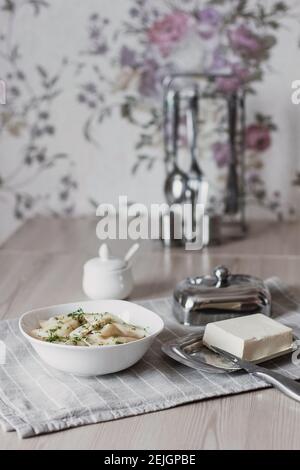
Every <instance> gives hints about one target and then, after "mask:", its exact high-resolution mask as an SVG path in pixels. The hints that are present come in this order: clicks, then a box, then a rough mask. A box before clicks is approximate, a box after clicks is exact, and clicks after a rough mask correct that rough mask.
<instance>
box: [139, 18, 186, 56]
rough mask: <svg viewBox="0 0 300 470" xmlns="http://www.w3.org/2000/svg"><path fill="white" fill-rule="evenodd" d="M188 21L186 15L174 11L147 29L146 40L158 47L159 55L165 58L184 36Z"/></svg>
mask: <svg viewBox="0 0 300 470" xmlns="http://www.w3.org/2000/svg"><path fill="white" fill-rule="evenodd" d="M190 21H191V18H190V17H189V16H188V15H187V14H186V13H182V12H180V11H174V12H173V13H170V14H168V15H165V16H164V17H163V18H162V19H161V20H157V21H155V22H154V23H153V24H152V26H151V28H150V29H148V33H147V34H148V39H149V41H150V43H152V44H154V45H156V46H157V47H158V49H159V51H160V53H161V55H162V56H164V57H165V56H167V55H169V54H170V52H171V50H172V49H173V47H174V46H175V45H176V44H177V43H178V42H179V41H180V40H181V39H182V38H183V37H184V36H185V34H186V33H187V31H188V27H189V24H190Z"/></svg>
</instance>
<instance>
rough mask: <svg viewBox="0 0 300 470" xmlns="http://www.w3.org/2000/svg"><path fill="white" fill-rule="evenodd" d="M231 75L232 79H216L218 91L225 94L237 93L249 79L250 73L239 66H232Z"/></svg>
mask: <svg viewBox="0 0 300 470" xmlns="http://www.w3.org/2000/svg"><path fill="white" fill-rule="evenodd" d="M231 74H232V76H230V77H219V78H217V79H216V87H217V90H219V91H221V92H223V93H232V92H234V91H237V90H238V89H239V88H240V86H242V85H243V84H244V83H245V82H246V81H247V80H248V79H249V71H248V70H247V69H246V68H245V67H243V66H241V65H239V64H233V65H232V66H231Z"/></svg>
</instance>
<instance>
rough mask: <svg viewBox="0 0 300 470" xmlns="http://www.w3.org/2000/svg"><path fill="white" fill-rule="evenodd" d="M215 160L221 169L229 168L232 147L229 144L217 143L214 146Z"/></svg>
mask: <svg viewBox="0 0 300 470" xmlns="http://www.w3.org/2000/svg"><path fill="white" fill-rule="evenodd" d="M212 151H213V158H214V160H215V162H216V164H217V166H218V167H219V168H223V167H224V166H227V165H228V164H229V162H230V156H231V152H230V146H229V143H228V142H215V143H214V144H213V145H212Z"/></svg>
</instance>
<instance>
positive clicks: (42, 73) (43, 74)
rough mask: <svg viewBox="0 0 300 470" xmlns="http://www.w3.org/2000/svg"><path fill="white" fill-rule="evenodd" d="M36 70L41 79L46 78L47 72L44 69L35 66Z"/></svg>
mask: <svg viewBox="0 0 300 470" xmlns="http://www.w3.org/2000/svg"><path fill="white" fill-rule="evenodd" d="M36 69H37V71H38V72H39V74H40V75H41V77H43V78H48V73H47V70H46V69H45V68H44V67H42V66H41V65H37V66H36Z"/></svg>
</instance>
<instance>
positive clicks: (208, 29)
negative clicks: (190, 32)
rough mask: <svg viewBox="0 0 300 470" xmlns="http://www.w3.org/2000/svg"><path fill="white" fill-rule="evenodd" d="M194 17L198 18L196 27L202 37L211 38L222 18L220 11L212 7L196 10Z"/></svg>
mask: <svg viewBox="0 0 300 470" xmlns="http://www.w3.org/2000/svg"><path fill="white" fill-rule="evenodd" d="M196 18H197V20H198V28H197V29H198V32H199V35H200V36H201V37H202V39H210V38H212V37H213V36H214V35H215V34H216V32H217V30H218V28H219V26H220V24H221V20H222V18H221V15H220V13H219V12H218V11H217V10H215V8H212V7H207V8H204V9H203V10H199V11H197V13H196Z"/></svg>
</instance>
